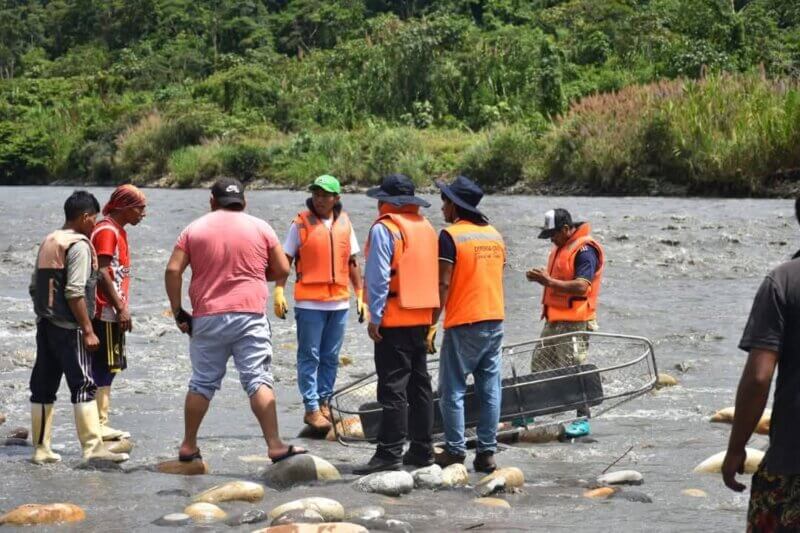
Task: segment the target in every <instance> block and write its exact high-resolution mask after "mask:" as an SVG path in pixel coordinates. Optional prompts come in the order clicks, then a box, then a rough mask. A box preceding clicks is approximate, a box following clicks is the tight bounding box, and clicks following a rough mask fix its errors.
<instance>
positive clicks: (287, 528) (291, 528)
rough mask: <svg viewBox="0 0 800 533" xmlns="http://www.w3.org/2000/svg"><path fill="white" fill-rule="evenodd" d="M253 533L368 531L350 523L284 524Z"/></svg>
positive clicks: (340, 532) (357, 532) (355, 532)
mask: <svg viewBox="0 0 800 533" xmlns="http://www.w3.org/2000/svg"><path fill="white" fill-rule="evenodd" d="M253 533H369V530H367V529H366V528H364V527H363V526H359V525H358V524H351V523H350V522H324V523H322V524H284V525H282V526H270V527H268V528H265V529H259V530H256V531H253Z"/></svg>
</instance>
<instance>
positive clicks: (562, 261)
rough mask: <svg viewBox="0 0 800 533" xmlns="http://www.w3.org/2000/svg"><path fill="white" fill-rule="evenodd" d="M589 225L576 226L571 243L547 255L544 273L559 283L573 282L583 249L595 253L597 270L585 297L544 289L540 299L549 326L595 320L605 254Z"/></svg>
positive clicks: (568, 242) (586, 223) (554, 248)
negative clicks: (553, 323)
mask: <svg viewBox="0 0 800 533" xmlns="http://www.w3.org/2000/svg"><path fill="white" fill-rule="evenodd" d="M590 232H591V227H590V225H589V223H588V222H585V223H583V224H582V225H581V226H579V227H578V228H577V229H576V230H575V233H573V234H572V236H571V237H570V239H569V240H568V241H567V242H566V243H565V244H564V246H562V247H560V248H556V247H555V246H554V247H553V249H552V250H551V251H550V257H549V259H548V261H547V271H548V273H549V274H550V276H551V277H553V278H554V279H557V280H561V281H571V280H574V279H575V256H577V255H578V252H579V251H580V250H581V248H583V246H587V245H588V246H591V247H593V248H594V249H595V250H596V251H597V258H598V267H597V271H596V272H595V274H594V277H593V278H592V280H591V285H590V287H589V292H588V293H587V294H586V295H585V296H575V295H573V294H567V293H564V292H559V291H557V290H554V289H552V288H549V287H545V289H544V293H543V295H542V305H543V314H544V316H545V318H546V319H547V321H548V322H586V321H588V320H593V319H595V318H596V317H597V297H598V296H599V294H600V285H601V283H602V280H603V270H604V269H605V251H604V250H603V247H602V246H600V243H598V242H597V241H595V240H594V239H593V238H592V237H591V235H590Z"/></svg>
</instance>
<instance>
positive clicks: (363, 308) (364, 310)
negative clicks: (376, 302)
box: [356, 289, 369, 324]
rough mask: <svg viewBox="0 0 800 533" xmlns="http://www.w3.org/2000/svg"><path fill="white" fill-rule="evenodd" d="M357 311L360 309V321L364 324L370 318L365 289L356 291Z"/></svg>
mask: <svg viewBox="0 0 800 533" xmlns="http://www.w3.org/2000/svg"><path fill="white" fill-rule="evenodd" d="M356 311H358V322H359V324H363V323H364V321H365V320H369V308H368V307H367V304H366V303H364V289H358V290H357V291H356Z"/></svg>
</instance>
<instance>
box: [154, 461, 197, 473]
mask: <svg viewBox="0 0 800 533" xmlns="http://www.w3.org/2000/svg"><path fill="white" fill-rule="evenodd" d="M156 470H157V471H159V472H161V473H162V474H177V475H181V476H199V475H202V474H208V473H209V471H210V470H209V468H208V463H207V462H205V461H178V460H177V459H174V460H172V461H164V462H162V463H158V464H157V465H156Z"/></svg>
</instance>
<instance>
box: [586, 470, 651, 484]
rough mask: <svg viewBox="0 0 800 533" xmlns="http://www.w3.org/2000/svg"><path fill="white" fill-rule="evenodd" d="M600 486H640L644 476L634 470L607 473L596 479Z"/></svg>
mask: <svg viewBox="0 0 800 533" xmlns="http://www.w3.org/2000/svg"><path fill="white" fill-rule="evenodd" d="M597 482H598V483H599V484H600V485H641V484H642V483H644V476H642V474H640V473H639V472H637V471H636V470H617V471H616V472H608V473H607V474H603V475H602V476H600V477H598V478H597Z"/></svg>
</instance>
